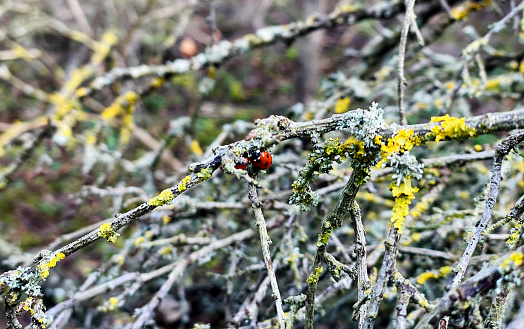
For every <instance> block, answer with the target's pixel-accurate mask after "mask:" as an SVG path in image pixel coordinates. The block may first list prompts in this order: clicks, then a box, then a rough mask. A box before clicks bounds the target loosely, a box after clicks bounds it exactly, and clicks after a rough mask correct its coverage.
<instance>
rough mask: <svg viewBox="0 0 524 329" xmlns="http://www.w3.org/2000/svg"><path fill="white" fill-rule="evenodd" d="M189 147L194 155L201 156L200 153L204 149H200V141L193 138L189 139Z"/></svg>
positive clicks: (202, 152)
mask: <svg viewBox="0 0 524 329" xmlns="http://www.w3.org/2000/svg"><path fill="white" fill-rule="evenodd" d="M189 149H190V150H191V152H193V154H194V155H196V156H201V155H202V154H204V151H202V148H201V147H200V143H198V141H197V140H196V139H193V140H192V141H191V144H190V145H189Z"/></svg>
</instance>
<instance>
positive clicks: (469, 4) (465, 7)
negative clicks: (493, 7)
mask: <svg viewBox="0 0 524 329" xmlns="http://www.w3.org/2000/svg"><path fill="white" fill-rule="evenodd" d="M490 3H491V0H483V1H480V2H473V1H470V0H468V1H466V2H463V3H461V4H460V5H458V6H455V7H453V8H451V13H450V16H451V17H452V18H453V19H456V20H464V21H465V20H467V18H468V15H469V13H470V12H471V11H473V10H480V9H482V8H484V7H487V6H489V4H490Z"/></svg>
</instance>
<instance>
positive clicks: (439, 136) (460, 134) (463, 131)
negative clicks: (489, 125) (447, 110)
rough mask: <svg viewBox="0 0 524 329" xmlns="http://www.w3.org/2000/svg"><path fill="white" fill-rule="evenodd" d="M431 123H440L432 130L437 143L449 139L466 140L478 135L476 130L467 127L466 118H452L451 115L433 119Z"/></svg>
mask: <svg viewBox="0 0 524 329" xmlns="http://www.w3.org/2000/svg"><path fill="white" fill-rule="evenodd" d="M431 122H440V125H436V126H434V127H433V128H431V132H432V133H434V134H435V142H438V141H441V140H444V139H446V138H449V139H465V138H469V137H474V136H476V135H477V130H476V129H475V128H472V127H469V126H468V125H466V118H460V119H459V118H457V117H450V116H449V114H446V115H445V116H441V117H432V118H431Z"/></svg>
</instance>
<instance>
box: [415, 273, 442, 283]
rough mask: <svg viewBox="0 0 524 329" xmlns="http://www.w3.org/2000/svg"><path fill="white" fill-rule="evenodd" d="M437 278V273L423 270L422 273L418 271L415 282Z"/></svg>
mask: <svg viewBox="0 0 524 329" xmlns="http://www.w3.org/2000/svg"><path fill="white" fill-rule="evenodd" d="M437 278H438V275H436V274H435V273H433V272H432V271H429V272H424V273H420V274H419V275H418V276H417V283H418V284H423V283H424V282H426V281H428V280H429V279H437Z"/></svg>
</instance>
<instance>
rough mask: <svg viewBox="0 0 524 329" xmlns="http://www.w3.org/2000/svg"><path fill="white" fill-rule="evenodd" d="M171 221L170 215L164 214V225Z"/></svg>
mask: <svg viewBox="0 0 524 329" xmlns="http://www.w3.org/2000/svg"><path fill="white" fill-rule="evenodd" d="M170 221H171V217H169V215H164V216H162V223H164V225H167V224H168V223H169V222H170Z"/></svg>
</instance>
